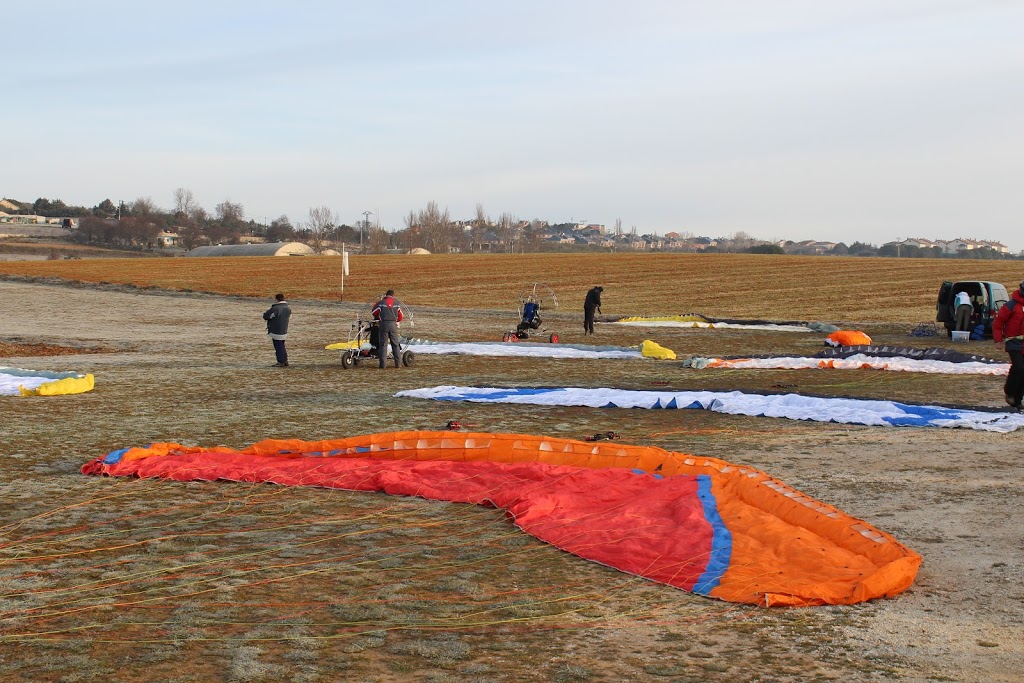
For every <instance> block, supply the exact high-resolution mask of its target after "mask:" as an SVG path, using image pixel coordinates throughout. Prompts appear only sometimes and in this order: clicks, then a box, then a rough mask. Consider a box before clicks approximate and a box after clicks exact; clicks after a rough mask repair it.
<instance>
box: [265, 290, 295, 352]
mask: <svg viewBox="0 0 1024 683" xmlns="http://www.w3.org/2000/svg"><path fill="white" fill-rule="evenodd" d="M274 299H275V301H274V304H273V305H272V306H271V307H270V308H268V309H267V310H266V312H265V313H264V314H263V319H264V320H266V321H267V334H268V335H270V339H271V341H273V342H274V355H275V356H277V362H276V363H274V367H275V368H286V367H288V351H287V350H285V348H284V340H285V339H287V338H288V319H289V318H291V317H292V309H291V308H289V307H288V302H287V301H285V300H284V294H276V295H275V296H274Z"/></svg>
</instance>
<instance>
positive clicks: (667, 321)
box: [609, 313, 813, 332]
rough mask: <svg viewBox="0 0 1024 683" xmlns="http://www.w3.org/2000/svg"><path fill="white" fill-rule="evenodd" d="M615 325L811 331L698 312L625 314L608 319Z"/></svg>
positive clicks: (805, 326) (796, 325)
mask: <svg viewBox="0 0 1024 683" xmlns="http://www.w3.org/2000/svg"><path fill="white" fill-rule="evenodd" d="M609 322H611V323H614V324H617V325H636V326H642V327H704V328H716V329H730V328H732V329H744V330H769V331H775V332H811V331H813V330H812V329H811V328H810V327H809V326H808V324H807V323H800V322H772V321H770V320H731V319H717V318H707V317H705V316H703V315H700V314H699V313H684V314H682V315H649V316H627V317H624V318H618V319H615V320H611V321H609Z"/></svg>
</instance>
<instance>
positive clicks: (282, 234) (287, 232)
mask: <svg viewBox="0 0 1024 683" xmlns="http://www.w3.org/2000/svg"><path fill="white" fill-rule="evenodd" d="M294 237H295V228H294V226H292V222H291V221H290V220H288V216H285V215H281V216H278V217H277V218H275V219H274V220H273V221H271V223H270V227H269V228H267V241H268V242H286V241H288V240H291V239H293V238H294Z"/></svg>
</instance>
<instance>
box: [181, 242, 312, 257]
mask: <svg viewBox="0 0 1024 683" xmlns="http://www.w3.org/2000/svg"><path fill="white" fill-rule="evenodd" d="M313 253H314V252H313V249H312V248H310V247H309V246H307V245H305V244H303V243H302V242H269V243H265V244H211V245H209V246H205V247H196V248H195V249H192V250H191V251H186V252H185V256H311V255H313Z"/></svg>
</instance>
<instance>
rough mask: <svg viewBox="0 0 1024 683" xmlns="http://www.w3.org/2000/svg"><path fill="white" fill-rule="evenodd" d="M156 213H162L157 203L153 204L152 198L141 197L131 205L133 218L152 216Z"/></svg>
mask: <svg viewBox="0 0 1024 683" xmlns="http://www.w3.org/2000/svg"><path fill="white" fill-rule="evenodd" d="M155 213H160V209H159V208H157V205H156V203H154V202H153V198H152V197H139V198H138V199H136V200H135V201H134V202H132V205H131V215H132V216H152V215H153V214H155Z"/></svg>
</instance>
